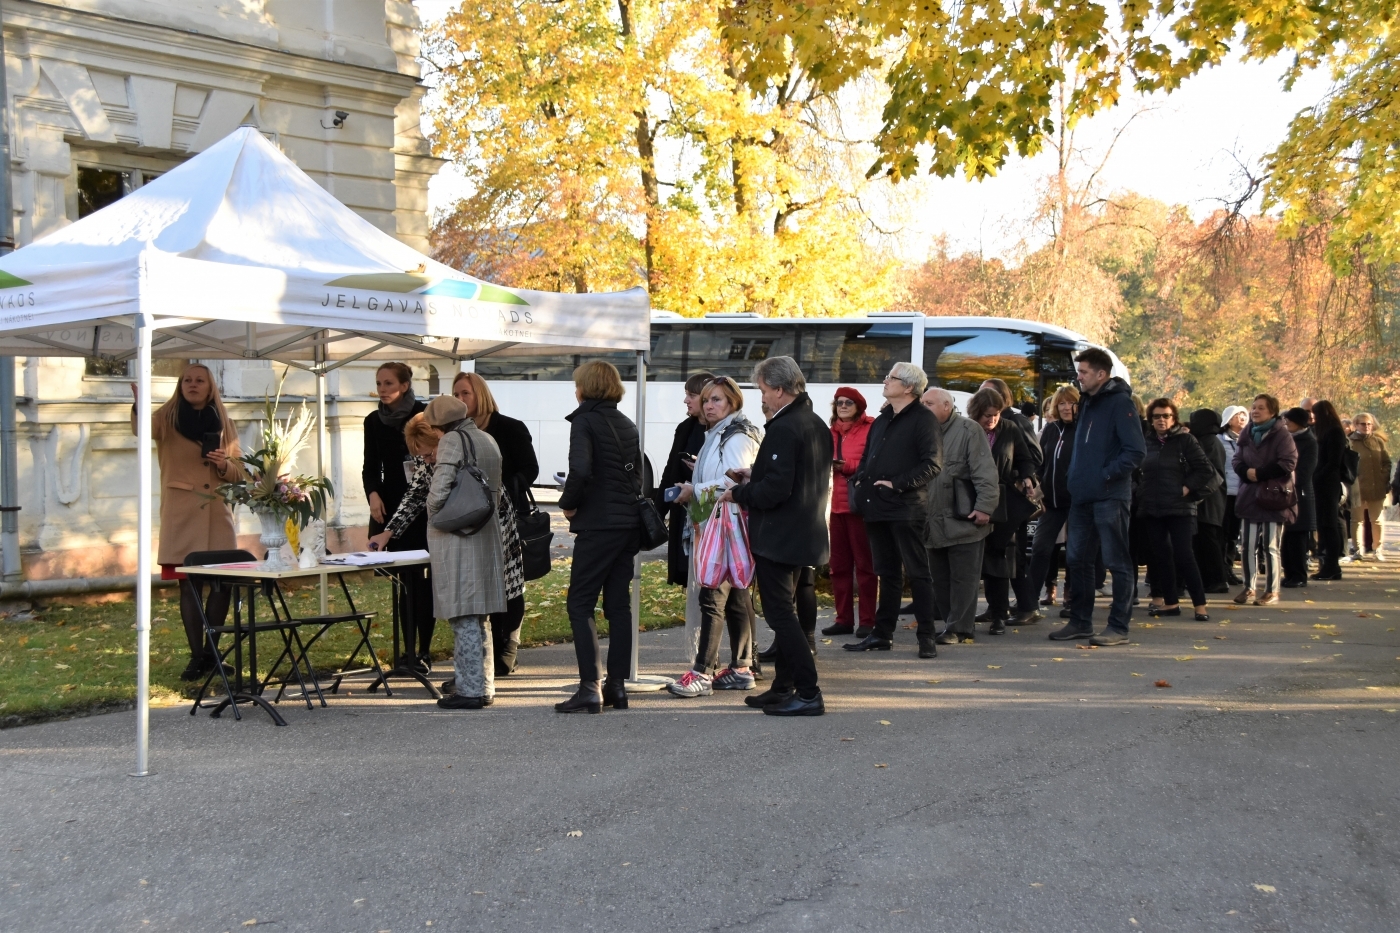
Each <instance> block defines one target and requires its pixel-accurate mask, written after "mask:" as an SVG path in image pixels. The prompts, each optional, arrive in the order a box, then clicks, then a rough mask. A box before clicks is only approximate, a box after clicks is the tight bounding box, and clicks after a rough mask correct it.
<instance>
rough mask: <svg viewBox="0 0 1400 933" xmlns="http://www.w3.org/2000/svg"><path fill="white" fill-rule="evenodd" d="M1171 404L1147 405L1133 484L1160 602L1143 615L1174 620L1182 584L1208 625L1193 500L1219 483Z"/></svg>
mask: <svg viewBox="0 0 1400 933" xmlns="http://www.w3.org/2000/svg"><path fill="white" fill-rule="evenodd" d="M1177 417H1178V413H1177V407H1176V403H1175V402H1173V401H1172V400H1171V399H1167V398H1159V399H1156V400H1155V401H1153V402H1152V404H1151V405H1148V406H1147V418H1148V423H1149V424H1151V425H1152V431H1151V432H1150V433H1149V435H1148V437H1147V456H1146V457H1144V458H1143V461H1142V481H1141V482H1140V483H1139V484H1138V516H1139V518H1140V519H1142V520H1143V521H1144V522H1145V525H1146V531H1147V537H1148V540H1149V541H1150V543H1151V548H1152V552H1151V554H1150V555H1149V557H1148V569H1149V570H1150V571H1151V573H1152V582H1153V584H1154V585H1155V586H1156V588H1157V591H1158V593H1160V594H1161V598H1162V601H1161V602H1160V603H1158V602H1155V601H1154V603H1153V605H1152V606H1151V608H1149V609H1148V610H1147V614H1148V615H1152V616H1179V615H1181V607H1180V606H1179V605H1178V604H1177V581H1178V579H1181V580H1184V581H1185V583H1186V589H1187V591H1188V592H1190V594H1191V602H1192V604H1193V605H1194V606H1195V608H1196V621H1197V622H1209V621H1210V616H1209V615H1207V614H1206V593H1205V587H1204V586H1202V584H1201V571H1200V568H1198V567H1197V566H1196V555H1195V552H1194V551H1193V550H1192V546H1191V538H1192V536H1193V534H1194V533H1195V530H1196V501H1197V500H1198V499H1200V498H1202V497H1203V496H1205V495H1206V494H1208V493H1210V492H1212V491H1214V489H1215V487H1217V486H1218V485H1219V484H1220V482H1221V478H1220V477H1219V476H1218V475H1217V474H1216V472H1215V468H1214V467H1213V466H1211V465H1210V461H1209V460H1207V459H1206V455H1205V451H1203V450H1202V449H1201V445H1200V443H1198V442H1197V440H1196V439H1195V438H1194V437H1192V436H1191V434H1190V432H1188V431H1187V430H1186V429H1185V428H1183V427H1182V426H1181V424H1179V423H1178V421H1177Z"/></svg>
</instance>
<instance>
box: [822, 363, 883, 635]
mask: <svg viewBox="0 0 1400 933" xmlns="http://www.w3.org/2000/svg"><path fill="white" fill-rule="evenodd" d="M874 422H875V419H874V418H872V417H871V416H870V415H868V414H866V413H865V396H863V395H861V394H860V392H858V391H857V390H855V389H853V388H851V387H850V386H842V387H841V388H839V389H837V390H836V397H835V398H834V399H832V402H831V449H832V450H833V451H834V452H835V459H834V460H833V461H832V463H831V521H830V525H829V529H828V530H829V531H830V533H831V594H832V596H833V597H834V598H835V600H836V622H835V624H833V625H829V626H827V627H826V628H824V629H822V634H823V635H856V636H858V637H860V638H864V637H865V636H867V635H869V634H870V633H871V632H872V631H874V629H875V601H876V600H877V599H879V580H878V578H877V577H876V576H875V564H874V559H873V558H872V557H871V556H870V540H869V539H868V538H867V537H866V536H865V522H864V520H863V519H861V517H860V516H859V515H857V514H856V513H855V512H852V511H851V501H850V492H849V490H848V489H847V486H846V481H847V480H849V479H850V478H851V477H852V476H853V475H855V472H856V468H857V467H859V466H860V458H861V456H862V455H863V454H864V453H865V440H866V438H868V437H869V436H870V425H872V424H873V423H874ZM853 584H854V585H853ZM857 592H858V593H859V594H860V627H859V629H857V628H856V624H855V621H856V615H855V597H856V594H857Z"/></svg>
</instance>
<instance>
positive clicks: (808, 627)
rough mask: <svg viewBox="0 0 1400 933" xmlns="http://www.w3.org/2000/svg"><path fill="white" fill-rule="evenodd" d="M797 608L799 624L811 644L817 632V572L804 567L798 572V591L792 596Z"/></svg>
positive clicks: (813, 568) (812, 568)
mask: <svg viewBox="0 0 1400 933" xmlns="http://www.w3.org/2000/svg"><path fill="white" fill-rule="evenodd" d="M792 601H793V602H794V603H795V604H796V606H797V622H798V624H799V625H801V626H802V632H803V634H805V635H806V636H807V641H808V642H810V641H812V640H813V638H814V637H815V635H816V631H817V570H816V568H815V567H803V568H802V569H800V570H798V571H797V589H796V591H795V592H794V593H793V594H792Z"/></svg>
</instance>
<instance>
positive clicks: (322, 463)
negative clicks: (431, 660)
mask: <svg viewBox="0 0 1400 933" xmlns="http://www.w3.org/2000/svg"><path fill="white" fill-rule="evenodd" d="M324 352H325V351H324V350H323V349H321V348H320V347H318V348H317V350H316V355H317V356H321V355H322V354H323V353H324ZM326 440H327V433H326V373H325V371H324V370H323V369H321V368H320V367H319V366H318V367H317V368H316V475H317V476H318V477H320V478H321V479H325V478H326V461H327V460H329V459H330V458H329V457H328V456H327V455H326ZM327 517H328V518H329V517H330V516H327ZM329 597H330V581H329V580H328V578H327V576H326V574H324V573H323V574H321V615H323V616H324V615H328V614H329V612H330V610H329V606H330V599H329Z"/></svg>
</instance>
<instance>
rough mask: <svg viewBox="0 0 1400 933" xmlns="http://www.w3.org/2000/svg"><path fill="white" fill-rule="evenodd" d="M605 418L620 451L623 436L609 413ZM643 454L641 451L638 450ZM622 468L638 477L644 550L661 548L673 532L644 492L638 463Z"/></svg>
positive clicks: (639, 508)
mask: <svg viewBox="0 0 1400 933" xmlns="http://www.w3.org/2000/svg"><path fill="white" fill-rule="evenodd" d="M602 417H603V420H604V421H606V422H607V425H608V430H609V431H611V432H612V436H613V440H615V441H617V450H618V453H621V452H622V451H623V450H624V448H623V446H622V438H620V437H618V436H617V428H615V427H613V423H612V422H611V421H609V420H608V416H607V415H603V416H602ZM637 454H638V456H639V457H640V456H641V451H640V450H638V451H637ZM622 468H623V469H624V470H626V471H627V472H628V473H631V474H632V475H633V476H636V477H637V517H638V518H640V519H641V520H642V544H643V545H644V546H643V548H642V550H644V551H650V550H652V549H653V548H659V547H661V545H663V544H665V543H666V542H667V541H670V540H671V532H670V531H668V530H667V529H666V523H665V522H664V521H662V520H661V513H660V512H658V511H656V503H654V502H652V501H651V500H650V499H648V498H647V497H646V496H645V495H643V494H642V478H641V477H640V476H637V465H636V464H635V463H625V464H623V466H622Z"/></svg>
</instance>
